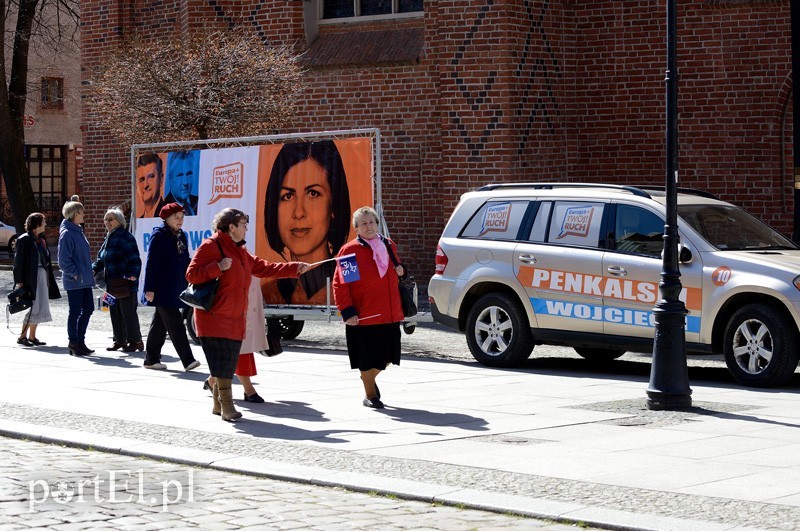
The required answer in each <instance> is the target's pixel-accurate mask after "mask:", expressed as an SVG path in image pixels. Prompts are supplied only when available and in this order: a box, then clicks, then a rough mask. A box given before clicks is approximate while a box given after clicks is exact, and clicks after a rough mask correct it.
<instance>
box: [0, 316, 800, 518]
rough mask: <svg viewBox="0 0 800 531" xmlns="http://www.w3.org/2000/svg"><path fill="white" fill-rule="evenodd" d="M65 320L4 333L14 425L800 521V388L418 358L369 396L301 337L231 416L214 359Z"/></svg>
mask: <svg viewBox="0 0 800 531" xmlns="http://www.w3.org/2000/svg"><path fill="white" fill-rule="evenodd" d="M90 334H91V335H90V337H88V338H87V339H88V341H87V342H88V343H89V344H91V345H93V346H98V345H104V344H106V343H110V340H109V338H108V333H107V332H102V331H96V332H91V333H90ZM63 335H64V334H63V331H62V330H61V329H59V328H56V327H53V328H48V327H46V326H43V327H42V328H41V333H40V334H39V336H40V338H41V339H44V340H45V341H48V345H47V346H45V347H41V348H40V349H30V348H25V347H20V346H18V345H16V343H15V339H14V336H13V335H11V334H9V333H5V334H2V335H0V356H2V358H3V367H4V371H5V373H6V375H7V378H6V379H5V381H6V384H5V385H4V386H0V434H5V435H9V436H14V437H25V438H30V439H32V440H35V441H45V442H59V443H63V444H69V445H75V446H78V447H86V448H94V449H98V450H103V451H107V452H112V453H120V454H123V455H128V456H146V457H152V458H156V459H163V460H167V461H171V462H175V463H184V464H191V465H194V466H200V467H204V468H208V469H214V470H218V471H228V472H241V473H245V474H249V475H257V476H265V477H268V478H273V479H288V480H292V481H300V482H305V483H311V484H315V485H323V486H341V487H347V488H350V489H354V490H358V491H364V492H371V491H375V492H380V493H384V494H390V495H395V496H398V497H400V498H403V499H409V500H419V501H425V502H440V503H443V504H448V505H456V506H459V507H470V508H477V509H489V510H492V511H497V512H509V513H515V514H522V515H527V516H533V517H537V518H546V519H552V520H557V521H567V522H576V523H586V524H588V525H592V526H595V527H607V528H612V529H659V530H662V529H676V530H677V529H681V530H683V529H703V530H716V529H720V530H721V529H798V528H800V481H798V480H800V452H799V451H798V450H800V430H798V427H800V411H798V404H800V400H798V395H797V389H796V388H787V389H782V390H752V389H744V388H740V387H737V386H735V385H733V384H727V383H724V382H723V383H719V382H691V384H692V389H693V400H694V406H695V407H694V409H693V410H691V411H689V412H683V413H677V412H651V411H647V410H646V409H645V389H646V387H647V379H646V378H643V377H641V376H637V375H621V376H613V375H609V374H607V373H606V374H596V373H581V372H576V371H574V370H571V371H565V370H558V369H546V368H545V369H541V370H538V371H532V370H530V369H521V370H497V369H487V368H484V367H481V366H479V365H477V364H475V363H470V362H455V361H437V360H427V359H411V358H408V359H404V360H403V362H402V365H401V366H400V367H392V368H390V370H388V371H386V372H385V373H384V374H383V375H381V378H380V385H381V392H382V395H383V400H384V402H385V403H386V405H387V407H386V409H385V410H372V409H368V408H364V407H363V406H362V405H361V391H360V382H359V381H358V377H357V374H356V373H354V372H353V371H351V370H350V369H349V366H348V364H347V358H346V354H345V353H344V352H341V351H335V350H334V351H331V350H315V349H296V348H287V349H286V351H285V352H284V353H283V354H281V355H280V356H277V357H275V358H269V359H267V358H260V357H259V358H258V360H257V364H258V367H259V371H260V374H259V376H257V377H256V378H255V381H256V382H257V383H258V384H259V385H258V391H259V393H260V394H261V395H262V396H263V397H264V398H265V399H266V400H267V403H266V404H247V403H244V402H242V401H239V402H238V403H237V407H238V408H239V409H240V410H241V411H243V413H244V417H245V418H244V420H243V421H241V422H237V423H233V424H230V423H226V422H223V421H221V420H220V419H219V417H216V416H213V415H211V413H210V408H211V400H210V396H209V394H208V392H204V391H202V389H201V387H202V381H203V379H204V378H205V376H206V374H205V373H204V371H203V368H204V367H205V363H204V365H203V367H201V368H200V369H199V370H198V371H197V372H192V373H185V372H183V371H182V370H180V368H181V367H180V363H179V362H178V360H177V357H176V356H174V352H173V353H172V355H171V356H169V355H168V356H166V357H165V360H164V361H166V362H167V364H168V365H169V369H170V370H168V371H150V370H145V369H143V368H142V367H141V363H142V358H143V357H142V356H141V354H139V355H135V356H126V355H121V354H116V353H107V352H105V351H104V350H99V349H98V352H97V353H96V354H95V355H93V356H91V357H88V358H85V359H81V358H74V357H70V356H68V355H67V350H66V340H65V339H64V338H63ZM59 341H60V343H59ZM53 343H54V344H53ZM194 348H195V353H196V356H197V358H198V359H199V360H201V361H202V362H204V358H203V357H202V351H201V350H200V348H199V347H194ZM167 349H168V350H167V351H165V352H166V353H167V354H169V353H170V350H169V349H171V347H170V346H169V344H168V346H167ZM235 396H237V397H238V396H241V387H238V386H235Z"/></svg>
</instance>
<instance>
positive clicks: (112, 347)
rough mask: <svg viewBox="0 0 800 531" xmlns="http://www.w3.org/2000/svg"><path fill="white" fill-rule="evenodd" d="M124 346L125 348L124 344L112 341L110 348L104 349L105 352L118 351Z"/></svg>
mask: <svg viewBox="0 0 800 531" xmlns="http://www.w3.org/2000/svg"><path fill="white" fill-rule="evenodd" d="M124 346H125V343H117V342H116V341H114V344H113V345H111V346H110V347H106V350H109V351H112V350H119V349H121V348H122V347H124Z"/></svg>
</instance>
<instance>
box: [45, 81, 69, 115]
mask: <svg viewBox="0 0 800 531" xmlns="http://www.w3.org/2000/svg"><path fill="white" fill-rule="evenodd" d="M63 108H64V78H63V77H43V78H42V109H63Z"/></svg>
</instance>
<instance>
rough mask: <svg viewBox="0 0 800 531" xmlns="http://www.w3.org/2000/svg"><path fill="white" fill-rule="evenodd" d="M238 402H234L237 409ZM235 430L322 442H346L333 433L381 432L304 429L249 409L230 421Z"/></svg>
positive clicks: (293, 439) (283, 438)
mask: <svg viewBox="0 0 800 531" xmlns="http://www.w3.org/2000/svg"><path fill="white" fill-rule="evenodd" d="M239 406H240V404H236V407H237V409H238V408H239ZM232 425H233V427H234V428H236V430H237V431H240V432H242V433H246V434H248V435H252V436H253V437H260V438H265V439H280V440H283V441H319V442H324V443H347V442H351V441H350V440H348V439H340V438H338V437H333V435H334V434H347V433H369V434H376V435H377V434H381V433H383V432H380V431H374V430H304V429H302V428H295V427H293V426H286V425H285V424H276V423H274V422H266V421H263V420H260V417H259V416H257V414H256V413H255V412H254V411H251V412H249V413H248V415H246V416H245V417H244V418H241V419H239V420H237V421H236V422H233V423H232Z"/></svg>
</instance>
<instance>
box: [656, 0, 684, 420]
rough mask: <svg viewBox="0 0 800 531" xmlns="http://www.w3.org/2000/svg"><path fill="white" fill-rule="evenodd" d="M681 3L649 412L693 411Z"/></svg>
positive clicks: (673, 12)
mask: <svg viewBox="0 0 800 531" xmlns="http://www.w3.org/2000/svg"><path fill="white" fill-rule="evenodd" d="M677 1H678V0H667V72H666V82H667V176H666V195H667V197H666V200H667V204H666V208H667V219H666V224H665V225H664V258H663V261H662V265H661V282H660V283H659V285H658V289H659V293H660V295H661V296H660V299H659V301H658V302H657V303H656V307H655V308H654V309H653V314H654V316H655V322H656V332H655V340H654V342H653V363H652V365H651V368H650V384H649V385H648V386H647V409H662V410H677V409H689V408H690V407H691V406H692V390H691V389H690V388H689V369H688V368H687V366H686V335H685V332H686V330H685V318H686V314H687V313H688V312H687V311H686V306H685V305H684V304H683V302H682V301H681V300H680V298H679V296H680V293H681V279H680V277H681V273H680V270H679V269H678V66H677V58H676V41H677V34H678V32H677V13H678V10H677V5H676V4H677Z"/></svg>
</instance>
